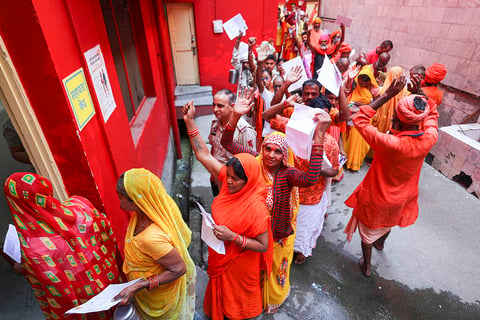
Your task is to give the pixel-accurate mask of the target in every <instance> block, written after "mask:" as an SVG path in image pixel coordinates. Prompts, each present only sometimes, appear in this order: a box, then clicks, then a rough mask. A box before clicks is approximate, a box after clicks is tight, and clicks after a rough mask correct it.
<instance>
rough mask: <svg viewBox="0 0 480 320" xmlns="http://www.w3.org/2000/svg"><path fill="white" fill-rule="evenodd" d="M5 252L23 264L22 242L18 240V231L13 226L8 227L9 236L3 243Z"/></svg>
mask: <svg viewBox="0 0 480 320" xmlns="http://www.w3.org/2000/svg"><path fill="white" fill-rule="evenodd" d="M3 252H5V253H6V254H7V255H8V256H9V257H10V258H12V259H13V260H15V261H16V262H18V263H21V262H22V255H21V253H20V240H19V239H18V233H17V229H15V226H14V225H13V224H9V225H8V231H7V235H6V236H5V242H4V243H3Z"/></svg>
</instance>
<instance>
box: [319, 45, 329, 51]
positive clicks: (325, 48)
mask: <svg viewBox="0 0 480 320" xmlns="http://www.w3.org/2000/svg"><path fill="white" fill-rule="evenodd" d="M320 49H322V50H323V51H326V50H327V49H328V46H327V45H320Z"/></svg>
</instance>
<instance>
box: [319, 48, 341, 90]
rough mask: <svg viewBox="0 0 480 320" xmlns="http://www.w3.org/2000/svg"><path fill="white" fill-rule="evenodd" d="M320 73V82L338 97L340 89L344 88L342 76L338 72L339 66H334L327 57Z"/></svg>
mask: <svg viewBox="0 0 480 320" xmlns="http://www.w3.org/2000/svg"><path fill="white" fill-rule="evenodd" d="M317 73H318V79H317V80H318V81H319V82H320V83H321V84H322V85H323V86H324V87H325V88H326V89H327V90H328V91H330V92H331V93H333V94H334V95H336V96H337V97H338V93H339V92H340V87H341V86H342V74H341V73H340V71H339V70H338V68H337V66H336V65H334V64H333V63H332V62H331V61H330V59H329V58H328V56H327V55H325V59H324V60H323V65H322V67H321V68H320V70H318V71H317Z"/></svg>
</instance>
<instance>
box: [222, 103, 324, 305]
mask: <svg viewBox="0 0 480 320" xmlns="http://www.w3.org/2000/svg"><path fill="white" fill-rule="evenodd" d="M250 96H251V94H244V95H243V96H241V97H240V98H239V99H238V100H237V103H236V104H235V107H234V114H233V116H232V118H231V119H230V121H229V124H228V125H227V127H226V129H225V131H224V134H223V136H222V140H221V143H222V146H223V147H224V148H225V149H226V150H228V151H229V152H230V153H232V154H237V153H242V152H247V153H250V154H252V155H254V156H256V157H257V161H258V163H259V164H260V167H261V175H262V177H263V179H264V180H265V183H266V184H267V199H266V203H267V207H268V210H269V213H270V215H271V217H272V232H273V240H274V242H273V265H272V272H271V273H265V274H264V278H263V297H264V301H263V304H264V310H265V312H267V313H275V312H277V311H278V308H279V307H280V306H281V304H282V303H283V302H284V301H285V299H286V298H287V297H288V294H289V291H290V265H291V263H292V259H293V245H294V241H295V227H296V214H297V210H298V188H296V187H308V186H312V185H314V184H315V183H316V182H317V180H318V177H319V174H320V171H321V167H322V157H323V141H324V136H325V131H326V130H327V128H328V126H329V125H330V123H331V119H330V116H329V115H328V114H326V113H325V112H323V113H319V114H317V115H316V117H315V119H314V121H316V122H317V127H316V130H315V135H314V139H313V148H312V153H311V157H310V161H309V167H308V171H306V172H303V171H300V170H298V169H296V168H294V167H293V166H291V164H292V163H293V161H291V162H290V164H289V156H292V155H291V154H290V155H289V151H288V145H287V142H286V139H285V135H284V134H283V133H280V132H273V133H271V134H269V135H268V136H266V137H265V140H264V142H263V144H262V150H261V153H258V152H256V151H254V150H251V149H246V148H244V147H242V146H241V145H239V144H238V143H235V142H233V133H234V128H235V126H236V124H237V121H238V119H239V118H240V117H241V116H242V115H243V114H244V113H245V112H248V108H249V104H250V103H251V97H250ZM290 159H291V160H293V157H290Z"/></svg>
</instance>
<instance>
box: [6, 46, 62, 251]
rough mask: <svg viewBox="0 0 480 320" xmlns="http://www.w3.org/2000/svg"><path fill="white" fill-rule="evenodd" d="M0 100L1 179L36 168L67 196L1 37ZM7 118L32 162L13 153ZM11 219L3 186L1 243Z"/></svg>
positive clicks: (58, 193) (59, 191)
mask: <svg viewBox="0 0 480 320" xmlns="http://www.w3.org/2000/svg"><path fill="white" fill-rule="evenodd" d="M0 101H1V106H0V109H1V112H0V115H1V117H0V118H1V121H2V123H1V124H0V128H1V133H2V135H1V137H0V140H1V141H0V152H1V153H0V158H1V164H2V165H1V170H0V180H1V183H2V184H3V182H4V181H5V179H6V178H7V177H8V176H9V175H10V174H12V173H14V172H19V171H33V170H35V171H36V172H37V173H38V174H41V175H43V176H45V177H47V178H49V180H50V181H51V182H52V184H53V190H54V194H55V197H57V198H58V199H59V200H66V199H67V192H66V191H65V186H64V184H63V180H62V178H61V175H60V172H59V170H58V167H57V166H56V164H55V160H54V159H53V155H52V154H51V152H50V149H49V147H48V143H47V141H46V139H45V136H44V135H43V132H42V129H41V127H40V124H39V123H38V121H37V118H36V117H35V114H34V112H33V109H32V106H31V105H30V102H29V100H28V98H27V95H26V93H25V90H24V89H23V87H22V86H21V81H20V79H19V77H18V74H17V72H16V70H15V67H14V65H13V63H12V61H11V59H10V56H9V54H8V52H7V49H6V46H5V44H4V42H3V39H2V38H1V37H0ZM6 121H8V122H9V124H8V126H9V128H10V129H11V130H13V131H14V132H15V133H16V135H17V138H16V139H17V143H19V144H20V145H21V146H22V147H23V148H24V151H25V152H26V155H28V156H27V159H28V162H30V164H25V163H21V160H18V159H21V158H17V160H16V159H15V158H14V156H13V155H12V153H11V150H12V149H11V148H10V147H9V145H8V143H7V141H6V139H5V138H4V136H3V132H4V128H5V126H4V122H6ZM11 221H12V220H11V215H10V210H9V208H8V205H7V202H6V199H5V195H4V193H3V190H2V192H1V196H0V243H2V242H3V239H4V238H5V233H6V230H7V229H8V224H9V223H12V222H11Z"/></svg>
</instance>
